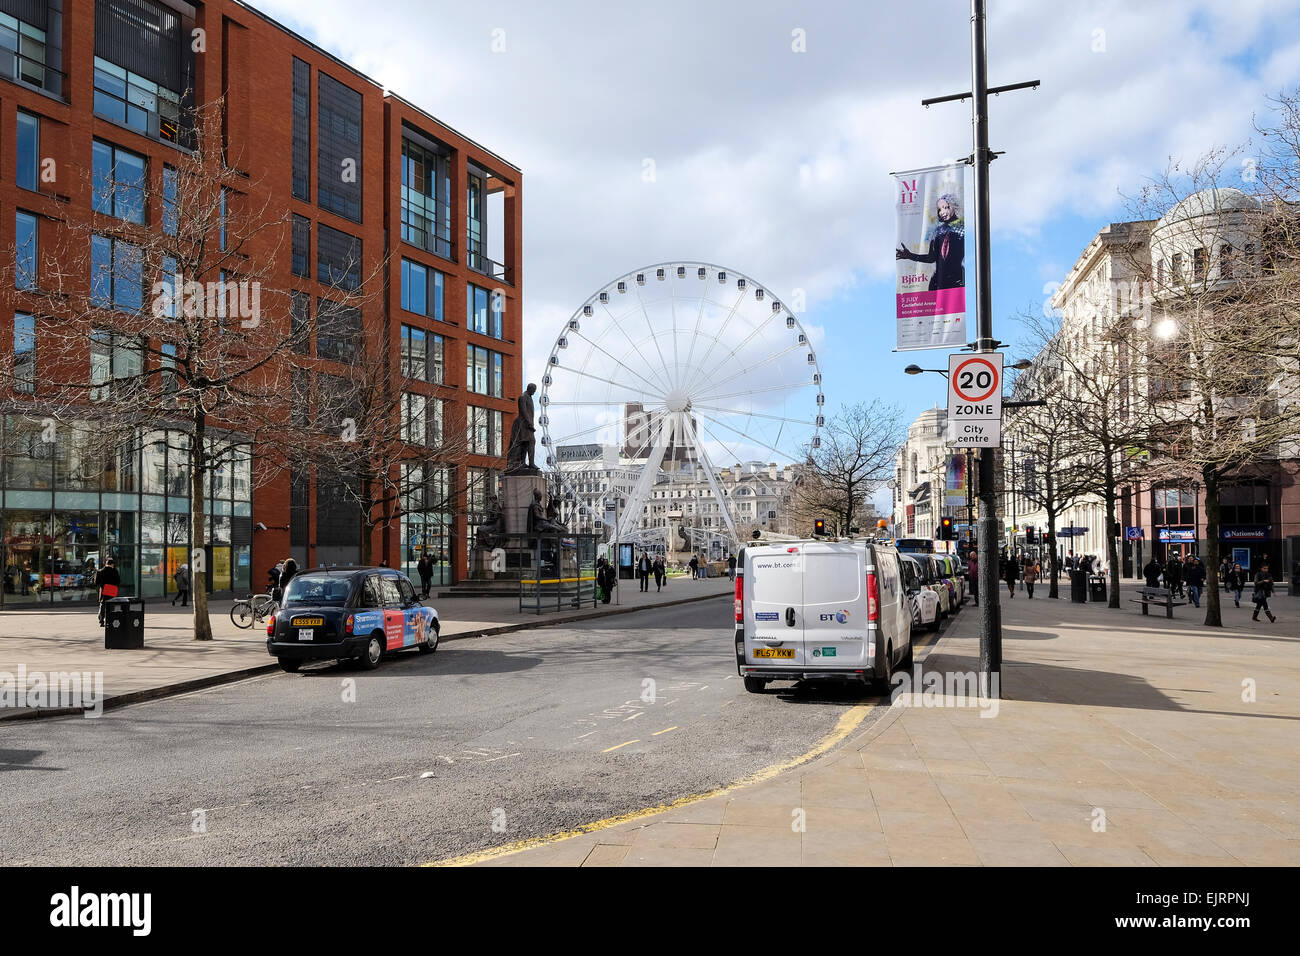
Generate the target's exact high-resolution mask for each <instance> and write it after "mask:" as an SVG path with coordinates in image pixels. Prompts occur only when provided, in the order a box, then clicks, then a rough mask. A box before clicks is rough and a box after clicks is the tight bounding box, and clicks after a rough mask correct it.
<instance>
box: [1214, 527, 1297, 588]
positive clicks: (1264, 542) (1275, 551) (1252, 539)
mask: <svg viewBox="0 0 1300 956" xmlns="http://www.w3.org/2000/svg"><path fill="white" fill-rule="evenodd" d="M1272 530H1273V529H1272V526H1271V525H1223V526H1222V527H1220V528H1219V541H1220V545H1219V553H1220V556H1221V557H1225V558H1227V559H1228V560H1229V561H1231V562H1233V563H1234V564H1240V565H1241V566H1242V568H1243V569H1244V570H1246V571H1249V572H1251V573H1252V574H1254V573H1255V572H1256V571H1258V570H1259V569H1260V566H1261V565H1262V564H1264V562H1266V561H1267V562H1268V565H1269V570H1270V571H1271V572H1272V573H1273V575H1274V576H1275V577H1281V575H1282V571H1283V564H1282V542H1281V541H1274V540H1273V539H1272Z"/></svg>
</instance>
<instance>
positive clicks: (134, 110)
mask: <svg viewBox="0 0 1300 956" xmlns="http://www.w3.org/2000/svg"><path fill="white" fill-rule="evenodd" d="M178 19H179V18H178ZM96 40H98V37H96ZM142 46H147V45H146V44H142ZM95 112H96V113H97V114H98V115H100V116H103V117H104V118H105V119H110V120H113V121H114V122H117V123H121V124H122V125H123V126H126V127H127V128H129V129H133V130H135V131H136V132H137V133H143V134H144V135H146V136H152V137H156V138H158V139H164V140H167V141H168V142H178V141H180V139H181V135H180V129H181V95H180V93H179V92H177V91H176V90H171V89H168V88H167V87H165V86H162V85H160V84H158V83H155V82H154V81H153V80H150V79H148V78H147V77H144V76H140V75H139V74H137V73H133V72H131V71H130V70H127V69H124V68H123V67H120V66H118V65H117V64H116V63H110V62H109V61H108V60H105V59H103V58H101V57H98V56H97V57H95Z"/></svg>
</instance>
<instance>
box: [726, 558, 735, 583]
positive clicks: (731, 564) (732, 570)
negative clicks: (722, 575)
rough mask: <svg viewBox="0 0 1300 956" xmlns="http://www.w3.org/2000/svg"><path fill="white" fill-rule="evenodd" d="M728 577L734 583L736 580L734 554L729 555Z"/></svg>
mask: <svg viewBox="0 0 1300 956" xmlns="http://www.w3.org/2000/svg"><path fill="white" fill-rule="evenodd" d="M727 577H729V578H730V579H731V580H733V581H734V580H736V556H735V555H734V554H729V555H727Z"/></svg>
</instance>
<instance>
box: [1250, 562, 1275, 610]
mask: <svg viewBox="0 0 1300 956" xmlns="http://www.w3.org/2000/svg"><path fill="white" fill-rule="evenodd" d="M1272 596H1273V575H1271V574H1269V573H1268V565H1267V564H1265V565H1261V566H1260V569H1259V574H1257V575H1255V596H1254V601H1255V613H1254V614H1252V615H1251V616H1250V619H1251V620H1252V621H1258V620H1259V612H1260V611H1263V612H1264V613H1265V614H1267V615H1268V619H1269V622H1270V623H1272V622H1273V621H1276V620H1277V618H1275V617H1274V616H1273V612H1272V611H1270V610H1269V609H1268V599H1269V598H1271V597H1272Z"/></svg>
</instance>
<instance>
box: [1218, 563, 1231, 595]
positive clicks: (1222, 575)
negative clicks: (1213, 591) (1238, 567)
mask: <svg viewBox="0 0 1300 956" xmlns="http://www.w3.org/2000/svg"><path fill="white" fill-rule="evenodd" d="M1231 572H1232V563H1231V562H1230V561H1229V560H1228V559H1227V558H1224V559H1223V560H1222V561H1220V562H1219V581H1220V582H1221V583H1222V584H1223V590H1225V591H1230V590H1232V589H1231V588H1229V587H1228V575H1229V574H1230V573H1231Z"/></svg>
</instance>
